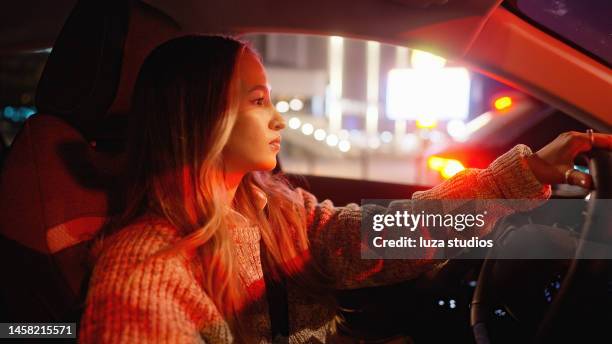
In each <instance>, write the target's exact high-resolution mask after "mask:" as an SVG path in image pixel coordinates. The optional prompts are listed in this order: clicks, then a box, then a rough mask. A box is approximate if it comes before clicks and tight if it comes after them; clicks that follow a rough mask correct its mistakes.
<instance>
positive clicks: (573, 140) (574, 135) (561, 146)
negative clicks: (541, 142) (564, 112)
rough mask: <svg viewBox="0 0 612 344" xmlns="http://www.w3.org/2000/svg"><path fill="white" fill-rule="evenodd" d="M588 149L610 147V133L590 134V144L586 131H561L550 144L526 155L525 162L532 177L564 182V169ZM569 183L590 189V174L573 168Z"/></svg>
mask: <svg viewBox="0 0 612 344" xmlns="http://www.w3.org/2000/svg"><path fill="white" fill-rule="evenodd" d="M591 148H603V149H608V150H612V135H607V134H600V133H593V143H592V144H591V139H590V138H589V134H587V133H580V132H575V131H570V132H566V133H562V134H561V135H559V136H558V137H557V138H556V139H554V140H553V141H552V142H551V143H549V144H547V145H546V146H544V147H543V148H542V149H540V150H539V151H537V152H536V153H535V154H533V155H531V156H530V157H528V158H527V163H528V165H529V167H530V168H531V170H532V171H533V174H534V175H535V177H536V178H537V179H538V180H539V181H540V182H541V183H542V184H560V183H565V173H566V171H568V170H570V169H573V168H574V159H575V158H576V156H577V155H578V154H580V153H582V152H587V151H590V150H591ZM567 179H568V180H567V181H568V182H569V184H572V185H578V186H581V187H583V188H587V189H590V188H591V186H592V179H591V176H590V175H588V174H586V173H582V172H579V171H576V170H573V171H572V172H571V173H570V174H569V175H568V178H567Z"/></svg>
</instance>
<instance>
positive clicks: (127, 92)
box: [109, 2, 182, 115]
mask: <svg viewBox="0 0 612 344" xmlns="http://www.w3.org/2000/svg"><path fill="white" fill-rule="evenodd" d="M181 34H182V32H181V28H180V25H179V24H178V23H177V22H176V21H174V20H173V19H172V18H171V17H169V16H168V15H166V14H165V13H163V12H161V11H160V10H158V9H156V8H154V7H152V6H149V5H147V4H145V3H142V2H138V3H137V4H136V5H135V6H134V8H133V9H132V11H131V15H130V21H129V30H128V35H127V38H126V42H125V49H124V53H123V64H122V68H121V77H120V82H119V87H118V91H117V94H116V97H115V100H114V102H113V104H112V106H111V108H110V111H109V113H110V114H112V115H125V114H127V113H128V112H129V110H130V101H131V97H132V91H133V88H134V84H135V83H136V78H137V76H138V73H139V72H140V67H141V66H142V64H143V62H144V60H145V58H146V57H147V56H148V55H149V53H150V52H151V51H152V50H153V49H155V48H156V47H157V46H159V45H161V44H162V43H164V42H165V41H167V40H169V39H172V38H174V37H178V36H180V35H181Z"/></svg>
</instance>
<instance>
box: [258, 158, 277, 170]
mask: <svg viewBox="0 0 612 344" xmlns="http://www.w3.org/2000/svg"><path fill="white" fill-rule="evenodd" d="M275 167H276V159H275V160H273V161H267V162H262V163H261V164H258V165H257V167H256V168H255V169H254V170H256V171H272V170H273V169H274V168H275Z"/></svg>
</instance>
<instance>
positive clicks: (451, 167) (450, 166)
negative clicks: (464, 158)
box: [440, 159, 465, 179]
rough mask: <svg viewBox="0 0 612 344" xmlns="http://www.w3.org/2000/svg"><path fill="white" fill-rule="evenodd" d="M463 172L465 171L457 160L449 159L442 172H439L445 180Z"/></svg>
mask: <svg viewBox="0 0 612 344" xmlns="http://www.w3.org/2000/svg"><path fill="white" fill-rule="evenodd" d="M463 170H465V167H464V166H463V164H462V163H460V162H459V161H457V160H453V159H449V160H448V161H447V163H446V165H445V166H444V168H442V171H440V174H441V175H442V177H444V178H445V179H448V178H450V177H452V176H454V175H455V174H457V173H459V172H461V171H463Z"/></svg>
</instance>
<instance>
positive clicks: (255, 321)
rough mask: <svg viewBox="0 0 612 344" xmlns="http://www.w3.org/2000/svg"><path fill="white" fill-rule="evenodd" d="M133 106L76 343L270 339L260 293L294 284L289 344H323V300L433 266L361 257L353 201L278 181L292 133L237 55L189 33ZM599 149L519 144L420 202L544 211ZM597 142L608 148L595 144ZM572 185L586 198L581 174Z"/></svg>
mask: <svg viewBox="0 0 612 344" xmlns="http://www.w3.org/2000/svg"><path fill="white" fill-rule="evenodd" d="M132 107H133V111H132V115H133V121H132V123H133V124H132V132H131V136H130V137H131V138H132V143H131V145H130V147H131V148H130V162H131V165H130V169H129V170H130V175H129V177H128V178H127V180H128V187H127V190H128V192H127V194H126V198H125V200H126V204H125V207H124V211H123V213H122V214H121V215H120V216H119V217H118V218H116V219H114V220H113V222H112V223H111V225H110V227H109V228H110V229H109V230H108V231H106V233H104V239H102V238H101V239H100V240H98V241H97V244H96V246H95V249H94V250H93V252H94V255H95V256H96V258H97V260H96V265H95V268H94V270H93V274H92V277H91V280H90V287H89V294H88V296H87V305H86V310H85V313H84V316H83V319H82V324H81V331H80V339H81V341H83V342H109V343H115V342H139V343H143V342H156V343H158V342H173V343H191V342H207V343H225V342H231V341H236V342H260V341H263V342H270V341H271V340H272V332H271V324H270V316H269V307H268V302H267V300H266V290H267V289H268V291H269V290H270V289H271V285H278V283H280V281H286V284H287V286H286V292H287V295H288V296H287V300H288V319H289V324H288V325H287V326H288V332H289V333H288V334H289V337H290V338H289V339H290V341H291V342H295V343H298V342H300V343H301V342H313V341H317V340H318V341H320V342H325V341H326V340H328V339H329V338H330V333H331V332H332V329H331V324H330V323H331V321H330V320H331V319H332V318H333V316H334V314H335V309H334V304H333V299H332V298H331V297H330V293H329V291H331V290H333V289H342V288H358V287H363V286H371V285H379V284H383V283H393V282H397V281H400V280H405V279H410V278H414V277H416V276H417V274H418V273H419V272H420V271H424V270H427V269H430V268H431V267H432V266H433V264H434V262H433V261H431V260H389V261H382V260H362V259H361V258H360V234H359V233H360V231H359V224H360V221H361V217H360V216H361V213H360V211H361V209H360V208H359V207H358V206H357V205H355V204H351V205H348V206H346V207H334V205H333V204H332V203H331V202H330V201H328V200H326V201H324V202H321V203H319V202H318V201H317V199H316V198H315V197H314V196H313V195H312V194H310V193H308V192H306V191H304V190H302V189H300V188H297V189H293V188H292V187H290V186H289V184H288V183H287V182H285V181H284V180H283V179H282V177H281V176H278V175H272V174H271V173H270V172H269V171H271V170H272V169H273V168H274V167H275V165H276V154H277V153H278V151H279V149H280V142H281V134H280V131H281V130H282V129H283V128H284V127H285V121H284V119H283V118H282V117H281V115H280V114H279V113H278V112H277V111H276V110H275V108H274V106H273V104H272V103H271V101H270V88H269V86H268V82H267V79H266V74H265V71H264V68H263V66H262V64H261V61H260V59H259V57H258V56H257V54H256V53H255V52H254V51H253V50H252V49H251V48H250V47H248V46H247V45H245V44H244V43H242V42H240V41H237V40H234V39H231V38H226V37H217V36H208V37H206V36H186V37H182V38H177V39H174V40H172V41H169V42H167V43H165V44H163V45H161V46H160V47H158V48H157V49H156V50H155V51H153V52H152V53H151V55H150V56H149V57H148V58H147V60H146V61H145V63H144V65H143V66H142V69H141V71H140V75H139V78H138V81H137V83H136V86H135V91H134V96H133V101H132ZM590 139H591V138H590V137H589V136H587V135H585V134H580V133H573V134H565V135H561V136H560V137H559V138H558V139H556V140H555V141H554V142H552V143H551V144H549V145H548V146H546V147H545V148H543V149H542V150H541V151H539V152H538V153H537V154H534V155H532V154H531V151H530V150H529V148H527V147H526V146H522V145H519V146H517V147H515V148H513V149H512V150H511V151H509V152H508V153H506V154H504V155H503V156H502V157H500V158H498V159H497V160H496V161H495V162H493V163H492V164H491V166H489V167H488V168H487V169H484V170H466V171H464V172H462V173H460V174H458V175H457V176H455V177H454V178H451V179H450V180H448V181H446V182H445V183H443V184H441V185H439V186H437V187H435V188H433V189H431V190H429V191H425V192H421V193H417V194H415V195H414V197H415V198H417V199H445V198H453V199H470V198H471V199H474V198H487V199H495V198H514V199H519V198H523V199H542V200H543V199H546V198H548V197H549V195H550V186H549V185H548V184H550V183H553V182H561V181H562V180H563V178H564V171H569V170H570V167H571V166H572V161H573V158H574V156H575V155H576V154H577V153H578V152H581V151H586V150H589V149H590V148H591V140H590ZM594 143H595V145H597V146H601V147H606V148H609V147H610V146H611V145H612V144H611V139H610V137H609V136H605V135H600V134H595V136H594ZM568 178H569V182H571V183H573V184H579V185H583V186H586V187H589V186H590V179H589V177H588V176H587V175H584V174H581V173H579V172H577V171H576V172H570V173H568V174H567V176H566V179H568ZM510 211H512V209H501V210H499V211H498V212H496V216H503V215H505V214H508V213H509V212H510ZM490 228H491V226H490V225H489V226H488V227H487V228H486V229H485V230H483V231H484V232H486V231H488V230H490ZM483 234H486V233H483ZM260 245H261V248H263V249H264V250H263V251H260ZM262 266H263V268H262ZM263 269H265V270H266V271H269V272H270V276H272V279H269V280H268V281H266V282H267V283H266V282H264V273H263ZM266 286H268V288H266ZM272 304H274V302H273V303H272ZM275 306H276V305H275Z"/></svg>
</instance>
